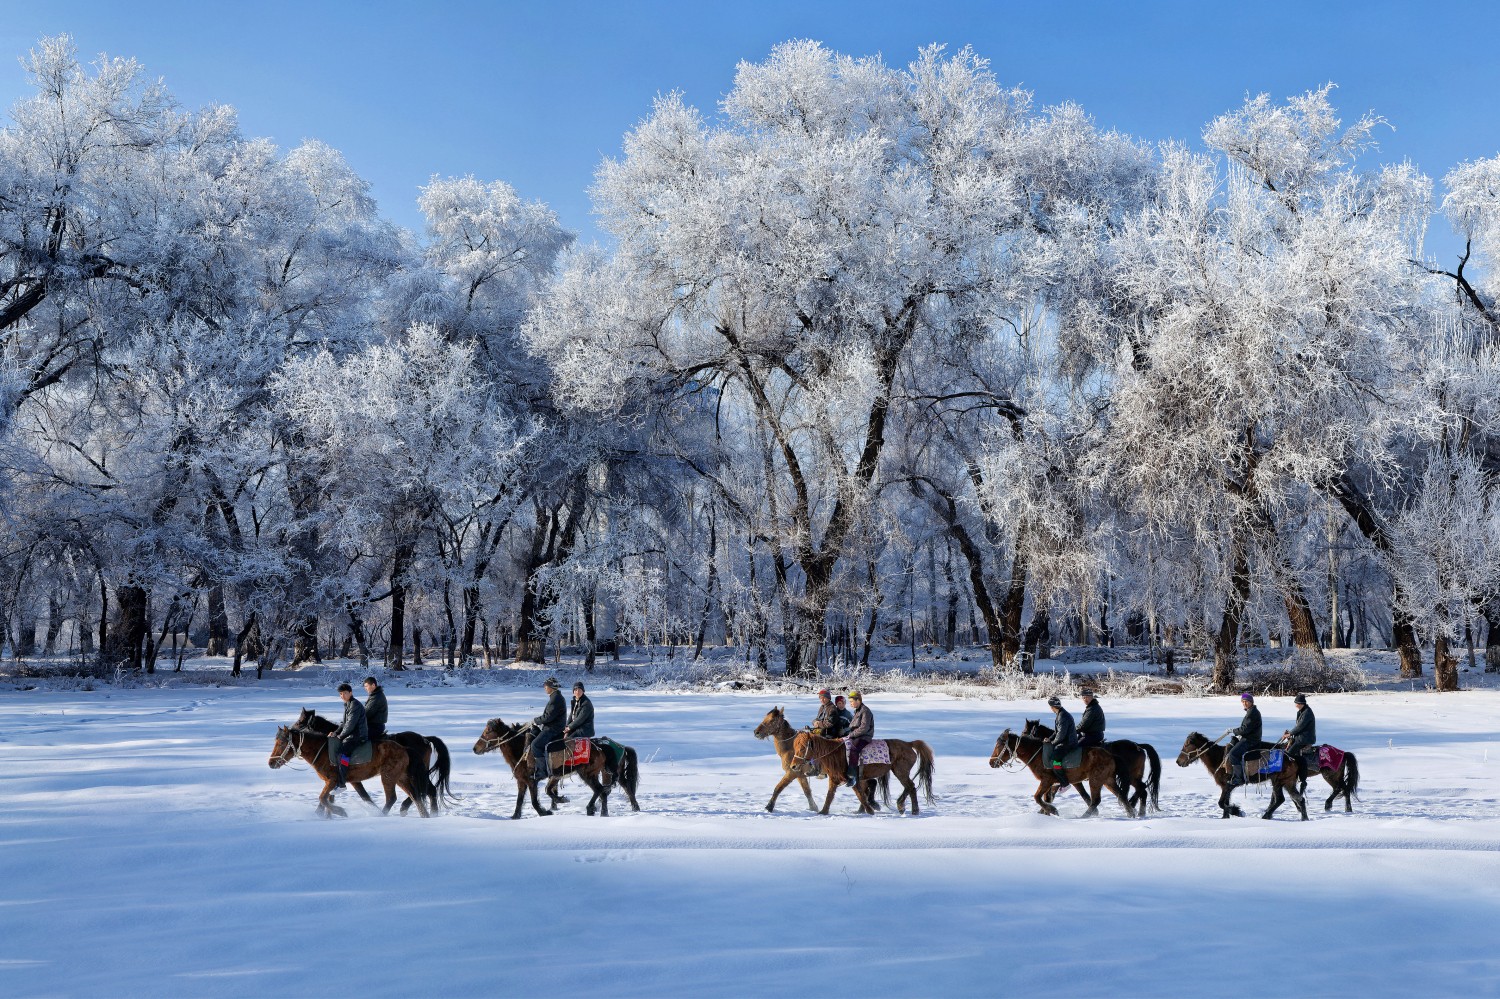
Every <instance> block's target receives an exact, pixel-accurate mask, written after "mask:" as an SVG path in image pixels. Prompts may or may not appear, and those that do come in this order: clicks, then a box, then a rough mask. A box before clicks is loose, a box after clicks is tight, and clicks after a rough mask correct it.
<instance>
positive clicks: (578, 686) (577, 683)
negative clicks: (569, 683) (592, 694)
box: [573, 680, 583, 690]
mask: <svg viewBox="0 0 1500 999" xmlns="http://www.w3.org/2000/svg"><path fill="white" fill-rule="evenodd" d="M573 689H574V690H582V689H583V681H582V680H575V681H574V682H573Z"/></svg>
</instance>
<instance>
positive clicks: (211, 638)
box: [203, 583, 229, 656]
mask: <svg viewBox="0 0 1500 999" xmlns="http://www.w3.org/2000/svg"><path fill="white" fill-rule="evenodd" d="M203 654H204V655H205V656H227V655H228V654H229V610H228V608H226V607H225V605H224V586H223V584H222V583H215V584H213V585H212V586H210V587H209V588H208V645H207V646H206V647H205V648H204V650H203Z"/></svg>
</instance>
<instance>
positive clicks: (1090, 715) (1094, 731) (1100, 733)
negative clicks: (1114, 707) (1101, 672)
mask: <svg viewBox="0 0 1500 999" xmlns="http://www.w3.org/2000/svg"><path fill="white" fill-rule="evenodd" d="M1079 693H1080V694H1081V695H1083V717H1082V718H1081V719H1079V722H1078V742H1079V744H1080V745H1082V746H1102V745H1104V709H1103V708H1101V707H1100V706H1099V702H1098V701H1097V700H1095V699H1094V692H1093V691H1092V690H1090V689H1089V688H1087V687H1084V688H1083V689H1082V690H1080V691H1079Z"/></svg>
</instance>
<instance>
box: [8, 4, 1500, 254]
mask: <svg viewBox="0 0 1500 999" xmlns="http://www.w3.org/2000/svg"><path fill="white" fill-rule="evenodd" d="M1495 16H1496V7H1495V6H1494V5H1493V4H1492V3H1481V2H1477V0H1475V2H1470V0H1459V2H1448V3H1444V4H1441V5H1432V4H1427V3H1417V2H1395V0H1362V2H1346V0H1301V2H1295V3H1289V2H1282V0H1264V2H1261V3H1257V4H1245V3H1235V4H1224V3H1216V2H1213V0H1187V2H1180V0H1170V2H1160V3H1154V2H1151V0H1116V2H1073V3H1070V2H1056V0H1033V2H1031V3H1015V2H1011V0H989V2H977V0H976V2H968V3H958V2H944V0H927V2H911V0H908V2H904V3H902V2H884V0H865V2H847V3H846V2H836V3H835V2H818V0H800V2H781V0H776V2H764V3H756V2H741V3H713V2H704V0H698V2H694V3H669V2H631V0H615V2H566V0H551V2H548V0H531V2H523V3H502V2H492V3H482V2H473V0H468V2H443V0H429V2H428V3H425V4H417V3H397V2H389V0H366V2H362V3H354V2H340V3H331V2H324V3H320V2H317V0H304V2H285V0H254V2H244V3H239V2H221V3H214V2H204V0H195V2H181V0H133V2H122V0H28V2H20V0H0V105H3V106H5V107H8V106H9V105H10V104H11V103H12V102H13V101H14V99H15V98H16V97H18V96H20V95H22V94H23V93H24V92H25V90H26V84H25V78H24V74H23V73H22V71H21V69H20V68H19V64H18V63H17V61H16V59H17V58H18V57H19V56H20V55H22V54H23V53H24V52H25V51H26V50H27V49H28V48H29V47H31V46H32V45H33V44H34V43H35V41H36V39H37V38H39V37H41V36H43V35H47V34H56V33H60V32H67V33H69V34H71V35H73V36H74V38H75V39H76V40H77V43H78V46H79V49H80V51H81V52H82V53H84V54H86V55H88V56H89V57H92V56H93V55H94V54H96V53H99V52H107V53H109V54H111V55H122V56H134V57H135V58H136V59H138V60H140V61H141V62H142V63H143V64H144V65H145V67H146V69H147V71H148V72H149V73H151V74H152V75H154V76H161V77H164V78H165V80H166V82H167V85H168V86H169V87H170V88H171V89H172V90H173V92H174V93H176V94H177V95H178V97H179V98H180V99H182V100H183V101H184V102H185V103H187V104H190V105H201V104H206V103H226V104H232V105H234V106H236V107H237V108H239V110H240V114H241V122H242V125H243V127H244V129H245V131H246V132H247V133H249V134H252V135H262V136H269V137H271V138H273V139H275V140H276V141H278V142H279V143H281V144H282V145H293V144H295V143H297V142H298V141H300V140H301V139H303V138H318V139H322V140H323V141H325V142H327V143H329V144H330V145H332V146H335V147H337V148H338V149H341V150H342V151H343V152H344V154H345V155H346V156H347V157H348V158H349V161H350V162H351V164H352V165H353V166H354V168H355V169H356V170H357V171H359V173H360V174H362V175H363V176H365V177H366V178H368V179H369V180H370V181H371V182H372V184H373V186H374V193H375V196H376V197H377V198H378V199H379V201H380V204H381V208H382V210H383V211H384V212H385V213H386V214H387V215H388V216H390V217H391V218H393V219H395V220H396V221H398V222H400V223H402V224H404V225H408V226H416V225H418V224H419V216H418V213H417V211H416V207H415V203H414V202H415V198H416V195H417V189H418V187H419V186H420V185H422V184H423V183H425V182H426V181H427V180H428V179H429V178H430V177H431V176H432V175H433V174H445V175H446V174H466V173H472V174H474V175H475V176H477V177H480V178H482V179H486V180H489V179H496V178H498V179H503V180H506V181H508V182H510V183H511V184H514V185H515V186H516V188H517V189H518V190H519V191H520V192H521V193H522V195H523V196H525V197H528V198H536V199H540V200H543V201H545V202H547V203H549V204H550V205H552V206H553V207H554V208H555V209H556V210H557V211H558V213H559V214H560V215H561V217H562V219H563V221H564V223H565V224H566V225H568V226H569V227H571V228H573V229H575V230H577V231H578V232H579V233H580V234H581V235H582V236H583V237H584V238H585V239H590V238H593V237H594V236H595V235H596V232H595V230H594V228H593V224H592V220H591V218H590V215H589V203H588V196H587V193H586V189H587V187H588V185H589V183H590V180H591V178H592V176H593V171H594V169H595V167H596V166H597V165H598V163H599V160H600V159H601V158H602V157H603V156H606V155H613V154H615V153H617V152H618V150H619V147H620V138H621V136H622V135H623V134H624V132H625V131H626V130H628V129H629V128H630V127H632V126H633V125H634V124H635V123H636V122H637V121H638V120H639V119H640V118H642V117H643V116H644V115H646V114H647V113H649V111H650V107H651V101H652V98H653V97H654V95H656V94H657V93H660V92H665V91H669V90H674V89H675V90H681V91H683V92H684V93H685V94H686V96H687V99H688V100H689V101H691V102H692V103H694V104H696V105H698V106H699V107H702V108H704V109H711V108H713V107H714V106H715V105H716V103H717V102H718V100H719V99H720V97H721V96H722V95H723V94H724V93H725V91H727V90H728V89H729V87H730V85H731V83H732V81H733V76H734V68H735V64H736V63H737V62H738V61H739V60H742V59H748V60H752V61H754V60H759V59H762V58H764V57H765V55H766V54H767V52H768V51H769V50H770V48H771V47H772V46H773V45H775V44H776V43H777V42H780V41H783V40H785V39H788V38H814V39H818V40H820V41H822V42H824V43H825V44H827V45H828V46H830V47H831V48H834V49H837V50H839V51H841V52H847V53H851V54H869V53H881V54H883V55H884V56H885V58H886V60H887V61H888V62H892V63H905V62H906V61H908V60H909V59H910V58H911V57H912V56H913V54H914V53H915V52H916V50H917V49H918V48H919V47H920V46H922V45H924V44H927V43H930V42H942V43H946V44H947V45H949V46H950V47H952V48H958V47H960V46H963V45H971V46H973V47H974V49H975V50H976V51H977V52H978V53H979V54H980V55H982V56H985V57H986V58H988V59H989V60H990V61H991V63H992V66H993V68H994V70H995V72H996V74H997V75H998V76H999V78H1000V79H1001V81H1002V82H1004V83H1006V84H1020V85H1022V86H1025V87H1027V88H1028V89H1030V90H1032V91H1033V92H1034V93H1035V94H1036V99H1037V101H1038V103H1040V104H1051V103H1056V102H1059V101H1064V100H1073V101H1077V102H1079V103H1080V104H1082V105H1083V106H1084V107H1085V108H1086V109H1087V110H1088V112H1089V113H1090V114H1092V115H1093V116H1094V118H1095V119H1096V120H1097V121H1098V122H1099V123H1100V124H1101V125H1104V126H1108V127H1114V128H1119V129H1121V130H1123V131H1126V132H1130V133H1132V134H1134V135H1138V136H1141V137H1143V138H1147V139H1151V140H1158V139H1166V138H1181V139H1184V140H1187V141H1189V142H1192V143H1194V144H1197V143H1198V142H1199V134H1200V132H1201V129H1202V127H1203V125H1204V124H1205V123H1206V122H1207V121H1208V120H1209V119H1210V118H1211V117H1213V116H1214V115H1216V114H1219V113H1221V112H1223V111H1226V110H1229V109H1231V108H1234V107H1236V106H1238V105H1239V103H1240V102H1241V101H1242V100H1243V99H1244V97H1245V96H1246V94H1247V93H1258V92H1261V91H1266V92H1269V93H1271V94H1272V95H1274V96H1276V97H1285V96H1288V95H1291V94H1294V93H1300V92H1302V91H1304V90H1308V89H1310V88H1312V87H1315V86H1318V85H1320V84H1322V83H1324V82H1327V81H1330V80H1331V81H1333V82H1335V83H1337V84H1338V85H1339V90H1338V91H1337V92H1336V94H1335V100H1336V102H1337V104H1338V106H1339V107H1340V108H1341V110H1342V111H1343V112H1344V117H1345V119H1346V120H1353V119H1354V118H1356V117H1358V115H1359V114H1360V113H1362V112H1364V111H1366V110H1373V111H1375V112H1376V113H1378V114H1381V115H1383V116H1385V117H1386V118H1388V119H1389V120H1390V121H1391V123H1392V124H1393V125H1394V126H1395V131H1384V132H1383V133H1382V135H1381V137H1380V139H1381V149H1380V152H1379V154H1378V155H1379V157H1380V158H1382V159H1387V160H1401V159H1410V160H1412V161H1414V162H1415V163H1417V164H1418V165H1419V166H1420V167H1421V168H1422V169H1423V170H1425V171H1426V172H1427V173H1429V174H1431V175H1433V176H1434V177H1436V178H1441V176H1442V175H1443V174H1444V173H1445V172H1446V171H1447V170H1448V169H1449V168H1450V167H1452V166H1453V165H1455V164H1457V163H1458V162H1460V161H1462V160H1464V159H1471V158H1474V157H1479V156H1493V155H1495V154H1497V153H1500V128H1497V124H1500V118H1497V116H1496V114H1495V110H1494V109H1495V107H1496V105H1497V103H1500V56H1497V55H1496V54H1495V48H1494V39H1493V25H1494V18H1495ZM1487 26H1488V27H1487ZM1434 236H1435V237H1437V238H1436V239H1435V240H1433V241H1431V243H1430V245H1431V247H1432V248H1433V249H1434V250H1436V251H1438V252H1441V253H1443V254H1444V256H1445V257H1446V256H1448V255H1449V252H1450V251H1452V250H1453V249H1455V245H1456V244H1455V242H1454V241H1453V240H1452V238H1451V236H1449V235H1448V233H1447V232H1446V227H1445V226H1444V227H1443V230H1442V231H1441V232H1438V233H1434Z"/></svg>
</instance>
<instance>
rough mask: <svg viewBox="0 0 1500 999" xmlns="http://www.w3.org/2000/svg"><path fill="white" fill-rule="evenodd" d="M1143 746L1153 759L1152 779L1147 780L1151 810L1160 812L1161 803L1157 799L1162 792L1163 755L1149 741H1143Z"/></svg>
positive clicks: (1150, 758) (1148, 755) (1147, 755)
mask: <svg viewBox="0 0 1500 999" xmlns="http://www.w3.org/2000/svg"><path fill="white" fill-rule="evenodd" d="M1141 748H1142V749H1144V750H1145V751H1146V757H1147V758H1148V759H1149V760H1150V761H1151V779H1150V780H1148V781H1147V782H1146V786H1147V787H1149V788H1150V789H1151V810H1152V811H1153V812H1159V811H1161V803H1160V802H1159V801H1157V795H1158V794H1159V793H1160V792H1161V757H1160V756H1157V755H1156V747H1155V746H1153V745H1151V744H1150V743H1149V742H1143V743H1141Z"/></svg>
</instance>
